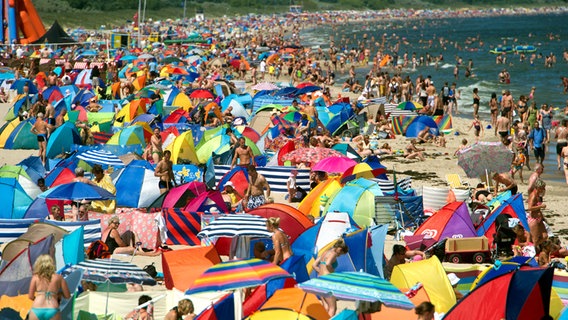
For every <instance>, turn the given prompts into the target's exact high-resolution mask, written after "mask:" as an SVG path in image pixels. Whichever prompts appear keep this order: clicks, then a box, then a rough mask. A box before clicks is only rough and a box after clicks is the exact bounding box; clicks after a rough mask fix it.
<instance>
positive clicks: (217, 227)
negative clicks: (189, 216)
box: [197, 214, 272, 238]
mask: <svg viewBox="0 0 568 320" xmlns="http://www.w3.org/2000/svg"><path fill="white" fill-rule="evenodd" d="M197 236H198V237H200V238H206V237H209V238H212V237H237V236H249V237H270V236H272V233H271V232H269V231H268V230H267V229H266V218H263V217H259V216H255V215H250V214H228V215H220V216H218V217H216V218H215V220H213V221H212V222H210V223H209V225H207V226H205V227H203V228H202V229H201V232H199V233H198V234H197Z"/></svg>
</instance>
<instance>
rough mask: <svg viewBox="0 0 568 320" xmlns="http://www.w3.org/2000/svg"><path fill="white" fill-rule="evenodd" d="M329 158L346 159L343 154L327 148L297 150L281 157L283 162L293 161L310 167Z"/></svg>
mask: <svg viewBox="0 0 568 320" xmlns="http://www.w3.org/2000/svg"><path fill="white" fill-rule="evenodd" d="M329 157H346V156H345V155H344V154H343V153H341V152H339V151H336V150H333V149H328V148H319V147H316V148H299V149H296V150H294V151H291V152H289V153H286V154H285V155H284V156H283V157H282V160H283V161H288V160H289V161H293V162H295V163H307V164H309V165H310V166H312V165H313V164H316V163H318V162H320V161H321V160H323V159H325V158H329Z"/></svg>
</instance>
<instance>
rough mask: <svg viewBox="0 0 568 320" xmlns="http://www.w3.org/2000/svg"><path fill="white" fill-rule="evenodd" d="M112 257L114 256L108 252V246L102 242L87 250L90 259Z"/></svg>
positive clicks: (99, 241)
mask: <svg viewBox="0 0 568 320" xmlns="http://www.w3.org/2000/svg"><path fill="white" fill-rule="evenodd" d="M111 256H112V254H111V253H110V251H109V250H108V246H107V245H106V243H104V242H102V241H101V240H97V241H95V242H93V243H91V244H90V245H89V247H88V248H87V258H88V259H107V258H110V257H111Z"/></svg>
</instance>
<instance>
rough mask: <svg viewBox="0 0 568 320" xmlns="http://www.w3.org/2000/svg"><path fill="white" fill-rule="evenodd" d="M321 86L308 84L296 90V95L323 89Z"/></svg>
mask: <svg viewBox="0 0 568 320" xmlns="http://www.w3.org/2000/svg"><path fill="white" fill-rule="evenodd" d="M321 89H322V88H321V87H318V86H307V87H303V88H302V89H298V91H296V95H302V94H305V93H310V92H314V91H318V90H321Z"/></svg>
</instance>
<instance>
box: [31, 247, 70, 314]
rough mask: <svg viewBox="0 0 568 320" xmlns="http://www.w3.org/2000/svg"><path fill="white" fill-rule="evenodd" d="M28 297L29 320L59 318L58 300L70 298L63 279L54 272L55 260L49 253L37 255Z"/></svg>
mask: <svg viewBox="0 0 568 320" xmlns="http://www.w3.org/2000/svg"><path fill="white" fill-rule="evenodd" d="M33 272H34V275H33V276H32V279H31V282H30V289H29V291H28V298H29V299H30V300H33V302H32V307H31V310H30V312H29V314H28V318H29V319H30V320H49V319H59V317H60V314H59V301H60V300H61V298H65V299H70V298H71V293H70V292H69V287H68V286H67V282H66V281H65V279H64V278H63V277H62V276H61V275H59V274H57V273H55V262H54V261H53V258H52V257H51V256H50V255H47V254H43V255H41V256H39V257H38V258H37V259H36V261H35V263H34V267H33Z"/></svg>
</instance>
